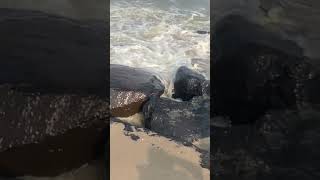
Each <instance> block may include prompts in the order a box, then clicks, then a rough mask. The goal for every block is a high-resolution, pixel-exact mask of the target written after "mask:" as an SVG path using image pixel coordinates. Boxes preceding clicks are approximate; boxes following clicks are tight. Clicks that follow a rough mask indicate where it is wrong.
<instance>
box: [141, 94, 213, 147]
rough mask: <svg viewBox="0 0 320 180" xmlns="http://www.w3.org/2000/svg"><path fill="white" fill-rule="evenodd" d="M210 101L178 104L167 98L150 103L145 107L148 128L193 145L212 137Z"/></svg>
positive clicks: (195, 99) (199, 100)
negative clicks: (202, 139)
mask: <svg viewBox="0 0 320 180" xmlns="http://www.w3.org/2000/svg"><path fill="white" fill-rule="evenodd" d="M209 106H210V99H209V98H204V97H197V98H193V99H192V101H190V102H177V101H174V100H171V99H167V98H159V99H156V100H154V101H153V102H152V101H149V102H147V103H146V105H144V107H143V113H144V116H145V124H146V127H147V128H149V129H151V130H152V131H155V132H157V133H159V134H160V135H163V136H166V137H170V138H173V139H175V140H178V141H182V142H187V143H193V142H194V141H196V140H199V139H200V138H205V137H209V136H210V131H209V130H210V129H209V125H210V109H209V108H210V107H209Z"/></svg>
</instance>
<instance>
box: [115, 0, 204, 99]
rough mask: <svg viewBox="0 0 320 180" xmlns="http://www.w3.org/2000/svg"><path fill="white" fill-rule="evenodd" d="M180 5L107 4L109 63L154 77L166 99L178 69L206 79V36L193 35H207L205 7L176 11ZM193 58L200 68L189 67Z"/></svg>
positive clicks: (140, 0) (143, 1)
mask: <svg viewBox="0 0 320 180" xmlns="http://www.w3.org/2000/svg"><path fill="white" fill-rule="evenodd" d="M159 2H160V3H159ZM181 2H182V1H181ZM181 2H180V1H177V0H176V1H172V0H171V1H168V0H165V1H155V0H153V1H147V0H138V1H134V0H132V1H128V0H127V1H126V0H113V1H111V8H110V16H111V17H110V19H111V21H110V30H111V32H110V37H111V50H110V53H111V54H110V56H111V63H112V64H123V65H128V66H131V67H139V68H145V69H147V70H150V71H153V72H155V73H157V74H158V75H159V76H160V77H161V79H162V80H163V82H164V84H165V86H166V90H167V91H166V93H165V95H166V96H170V95H171V88H172V80H173V78H174V74H175V72H176V70H177V68H178V67H180V66H182V65H185V66H187V67H190V68H192V69H194V70H196V71H198V72H200V73H202V74H203V75H205V77H206V78H208V79H209V76H210V74H209V68H208V67H209V66H210V62H209V59H210V58H209V57H210V52H209V50H210V35H209V34H198V33H197V32H196V31H197V30H204V31H209V29H210V18H209V12H208V10H207V9H208V8H209V7H198V6H196V7H197V8H188V7H183V8H182V7H179V8H178V7H177V5H180V6H182V4H183V3H181ZM206 2H209V1H206ZM179 3H180V4H179ZM186 4H188V3H187V1H186ZM194 4H197V3H194ZM185 6H187V5H185ZM190 7H193V6H192V5H190ZM193 58H197V59H198V62H199V64H200V65H199V64H197V63H191V59H193ZM200 61H201V62H200ZM201 64H202V65H201ZM203 64H205V66H203Z"/></svg>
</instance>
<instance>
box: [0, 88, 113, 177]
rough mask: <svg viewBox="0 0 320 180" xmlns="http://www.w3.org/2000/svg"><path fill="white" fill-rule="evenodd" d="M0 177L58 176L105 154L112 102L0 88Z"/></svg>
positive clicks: (90, 97)
mask: <svg viewBox="0 0 320 180" xmlns="http://www.w3.org/2000/svg"><path fill="white" fill-rule="evenodd" d="M0 101H1V104H0V116H1V118H0V175H5V176H22V175H33V176H54V175H58V174H60V173H62V172H65V171H67V170H71V169H73V168H77V167H80V166H81V165H83V164H84V163H86V162H89V161H91V160H93V159H95V158H97V156H98V155H99V152H100V151H101V152H102V150H103V131H104V129H105V128H108V123H109V122H108V118H109V103H108V102H107V99H105V98H101V97H97V96H79V95H71V94H65V95H54V94H36V93H31V94H30V93H27V94H26V93H24V92H21V91H16V90H12V89H11V88H10V87H9V86H6V85H1V87H0Z"/></svg>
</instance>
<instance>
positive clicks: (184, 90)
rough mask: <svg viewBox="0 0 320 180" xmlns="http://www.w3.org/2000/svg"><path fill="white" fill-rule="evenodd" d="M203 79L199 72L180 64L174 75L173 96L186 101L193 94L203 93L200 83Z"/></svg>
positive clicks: (199, 94)
mask: <svg viewBox="0 0 320 180" xmlns="http://www.w3.org/2000/svg"><path fill="white" fill-rule="evenodd" d="M204 81H205V78H204V76H202V75H201V74H198V73H197V72H194V71H192V70H191V69H189V68H187V67H185V66H181V67H180V68H179V69H178V70H177V73H176V76H175V80H174V94H173V98H180V99H182V100H183V101H188V100H190V99H192V97H194V96H201V95H202V94H203V93H202V83H203V82H204Z"/></svg>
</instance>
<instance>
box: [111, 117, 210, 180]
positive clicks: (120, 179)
mask: <svg viewBox="0 0 320 180" xmlns="http://www.w3.org/2000/svg"><path fill="white" fill-rule="evenodd" d="M124 128H125V126H124V125H123V124H121V123H112V124H111V129H110V131H111V132H110V136H111V137H110V138H111V141H110V144H111V147H110V165H111V168H110V173H111V175H110V178H111V179H112V180H125V179H130V180H151V179H152V180H163V179H166V180H209V170H208V169H205V168H202V167H201V166H200V153H198V152H197V151H196V150H195V149H193V148H191V147H185V146H183V145H180V144H177V143H175V142H174V141H171V140H169V139H167V138H164V137H160V136H157V135H155V134H154V133H149V134H147V133H146V132H145V131H143V130H141V129H139V131H137V130H134V131H133V132H129V131H126V130H124ZM140 130H141V131H140Z"/></svg>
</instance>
